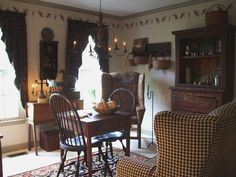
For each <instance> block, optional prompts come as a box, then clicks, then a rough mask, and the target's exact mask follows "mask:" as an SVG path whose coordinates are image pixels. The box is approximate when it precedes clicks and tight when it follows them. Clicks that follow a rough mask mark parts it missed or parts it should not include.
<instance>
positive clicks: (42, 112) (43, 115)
mask: <svg viewBox="0 0 236 177" xmlns="http://www.w3.org/2000/svg"><path fill="white" fill-rule="evenodd" d="M73 104H76V105H75V106H76V107H77V108H78V109H83V100H73ZM26 117H27V118H26V121H27V123H28V124H29V127H28V149H29V150H31V132H32V131H33V142H34V147H35V155H36V156H37V155H38V143H37V132H36V126H37V125H40V124H46V123H50V122H55V121H56V120H55V118H54V115H53V113H52V111H51V108H50V105H49V103H38V102H27V107H26Z"/></svg>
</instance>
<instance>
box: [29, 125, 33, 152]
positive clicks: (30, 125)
mask: <svg viewBox="0 0 236 177" xmlns="http://www.w3.org/2000/svg"><path fill="white" fill-rule="evenodd" d="M31 131H32V129H31V124H29V126H28V150H29V151H30V150H31Z"/></svg>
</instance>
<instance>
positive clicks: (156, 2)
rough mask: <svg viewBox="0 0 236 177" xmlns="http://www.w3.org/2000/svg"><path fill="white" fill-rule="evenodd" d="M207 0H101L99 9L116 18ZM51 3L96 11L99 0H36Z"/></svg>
mask: <svg viewBox="0 0 236 177" xmlns="http://www.w3.org/2000/svg"><path fill="white" fill-rule="evenodd" d="M206 1H209V0H101V9H102V12H103V13H104V14H108V15H112V16H115V17H118V18H125V17H130V16H134V15H138V14H144V13H148V12H154V11H158V10H159V11H160V10H167V9H173V8H177V7H183V6H187V5H193V4H197V3H201V2H206ZM38 2H47V3H50V4H51V5H55V4H56V5H63V6H65V7H66V6H67V7H71V8H78V10H86V11H90V12H98V11H99V4H100V0H38Z"/></svg>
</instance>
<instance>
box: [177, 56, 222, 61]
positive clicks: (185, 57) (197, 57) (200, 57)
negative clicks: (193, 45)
mask: <svg viewBox="0 0 236 177" xmlns="http://www.w3.org/2000/svg"><path fill="white" fill-rule="evenodd" d="M204 58H205V59H210V58H220V55H203V56H200V55H198V56H181V57H180V59H186V60H188V59H204Z"/></svg>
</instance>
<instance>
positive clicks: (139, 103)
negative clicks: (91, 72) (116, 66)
mask: <svg viewBox="0 0 236 177" xmlns="http://www.w3.org/2000/svg"><path fill="white" fill-rule="evenodd" d="M144 82H145V75H144V74H142V73H137V72H113V73H103V74H102V98H103V99H104V100H105V101H107V100H108V99H109V97H110V95H111V93H112V92H113V91H114V90H116V89H117V88H125V89H128V90H130V91H131V92H132V93H133V95H134V98H135V114H134V115H133V116H132V125H134V126H135V127H132V129H133V128H136V131H137V135H136V136H132V135H131V137H130V138H131V139H137V140H138V147H139V148H141V125H142V122H143V116H144V113H145V110H146V108H145V105H144Z"/></svg>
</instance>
